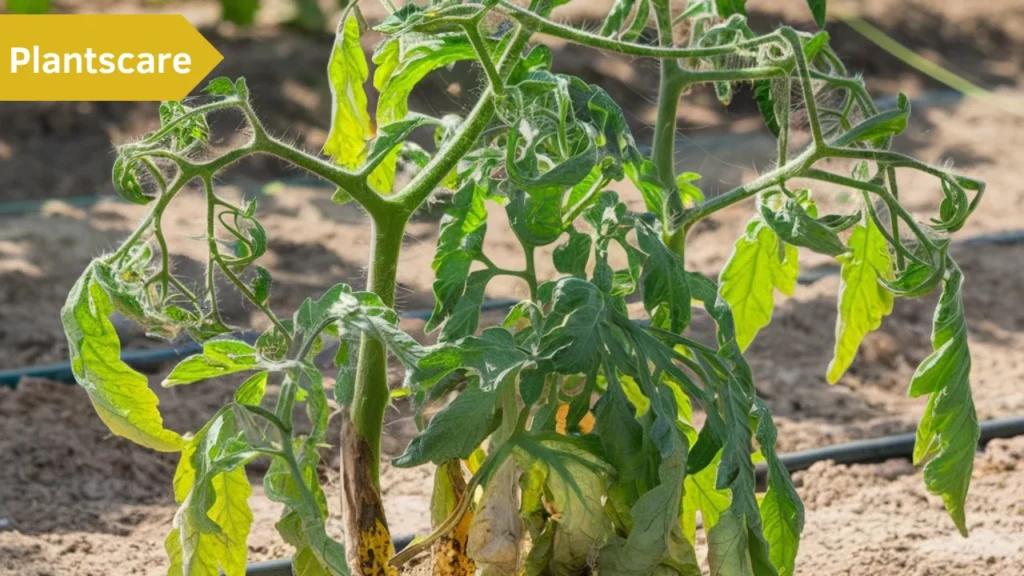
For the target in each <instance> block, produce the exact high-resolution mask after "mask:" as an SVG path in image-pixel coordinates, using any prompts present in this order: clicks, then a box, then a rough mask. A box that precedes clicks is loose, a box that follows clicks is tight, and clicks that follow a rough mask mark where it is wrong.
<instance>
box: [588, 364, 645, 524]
mask: <svg viewBox="0 0 1024 576" xmlns="http://www.w3.org/2000/svg"><path fill="white" fill-rule="evenodd" d="M613 370H614V369H613ZM608 373H609V371H608V370H606V371H605V379H606V380H607V381H608V389H607V391H606V392H605V393H604V394H603V395H601V398H600V399H599V400H598V401H597V404H596V405H595V406H594V419H595V425H594V432H595V433H596V434H597V436H598V438H600V440H601V445H602V447H603V448H604V455H605V460H606V461H607V462H608V463H609V464H611V465H612V467H613V468H614V469H615V473H616V478H615V482H614V483H613V484H612V485H611V486H609V499H610V500H611V501H612V503H613V506H618V505H621V507H622V508H624V509H625V510H628V509H629V508H631V507H632V505H633V504H634V503H636V500H637V498H639V497H640V494H641V493H642V492H644V491H645V489H646V481H645V480H646V479H645V474H644V472H645V469H644V467H645V462H644V454H643V443H644V429H643V426H641V425H640V423H639V422H637V420H636V416H637V412H638V410H637V409H635V408H634V406H632V405H630V402H629V401H628V400H627V399H626V395H625V394H624V393H623V390H622V382H621V381H622V379H619V378H615V377H614V374H611V375H609V374H608ZM640 397H641V398H643V399H644V400H646V398H645V397H643V396H642V395H640ZM624 515H625V514H624Z"/></svg>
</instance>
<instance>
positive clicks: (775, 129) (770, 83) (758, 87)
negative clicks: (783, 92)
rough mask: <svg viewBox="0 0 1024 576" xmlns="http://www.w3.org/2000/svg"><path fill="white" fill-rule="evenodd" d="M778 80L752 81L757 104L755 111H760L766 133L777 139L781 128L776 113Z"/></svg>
mask: <svg viewBox="0 0 1024 576" xmlns="http://www.w3.org/2000/svg"><path fill="white" fill-rule="evenodd" d="M780 82H782V81H780V80H755V81H754V101H755V102H757V109H758V110H760V111H761V117H762V118H764V124H765V126H767V127H768V131H769V132H771V133H772V136H775V137H776V138H778V136H779V134H780V132H781V127H780V126H779V115H778V114H777V113H776V112H777V110H776V106H775V102H776V95H775V93H776V92H777V87H776V85H777V84H779V83H780Z"/></svg>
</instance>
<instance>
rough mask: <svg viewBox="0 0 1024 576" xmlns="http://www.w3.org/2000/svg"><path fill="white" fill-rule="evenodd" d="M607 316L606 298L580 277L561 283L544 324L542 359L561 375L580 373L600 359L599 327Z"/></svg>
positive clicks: (556, 288)
mask: <svg viewBox="0 0 1024 576" xmlns="http://www.w3.org/2000/svg"><path fill="white" fill-rule="evenodd" d="M607 315H608V309H607V303H606V301H605V295H604V294H602V293H601V291H600V290H599V289H598V288H597V286H595V285H593V284H591V283H590V282H587V281H586V280H581V279H579V278H565V279H562V280H560V281H559V282H558V283H557V284H556V285H555V288H554V292H553V302H552V308H551V312H550V313H549V314H548V317H547V319H546V320H545V322H544V332H543V337H542V338H541V356H542V357H550V358H551V359H552V368H553V369H554V370H555V371H557V372H559V373H561V374H583V373H586V372H589V371H590V369H591V367H593V366H595V365H597V363H598V362H600V360H601V347H600V334H599V330H598V325H599V324H600V323H602V322H605V321H606V320H607V319H606V316H607Z"/></svg>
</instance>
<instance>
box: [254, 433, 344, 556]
mask: <svg viewBox="0 0 1024 576" xmlns="http://www.w3.org/2000/svg"><path fill="white" fill-rule="evenodd" d="M295 444H296V449H295V452H296V456H297V460H298V462H297V464H298V469H299V475H300V478H296V476H295V475H294V474H293V472H292V470H291V468H290V466H289V465H288V463H287V462H286V461H285V460H284V459H283V458H274V459H273V460H272V461H271V463H270V468H269V469H268V470H267V473H266V475H265V476H264V477H263V489H264V491H265V492H266V494H267V498H269V499H270V500H271V501H273V502H278V503H281V504H284V505H285V508H284V511H283V512H282V515H281V519H280V520H278V522H277V531H278V533H280V534H281V537H282V538H283V539H284V541H285V542H287V543H289V544H291V545H292V546H294V547H295V556H294V559H293V570H294V573H295V574H301V575H302V576H307V575H308V576H321V575H322V576H348V574H349V570H348V564H347V563H346V561H345V547H344V546H342V545H341V544H340V543H338V542H336V541H334V540H332V539H331V538H330V537H329V536H328V535H327V531H326V529H325V528H324V522H326V520H327V499H326V497H325V496H324V492H323V489H322V488H321V487H320V481H319V478H318V476H317V471H316V467H317V463H318V462H319V461H320V456H319V454H318V453H317V450H316V444H315V443H314V442H311V441H308V440H303V439H302V438H296V440H295ZM299 481H301V482H302V483H303V484H305V485H306V488H305V489H303V488H302V487H301V486H300V484H299ZM310 496H311V497H312V500H311V499H310Z"/></svg>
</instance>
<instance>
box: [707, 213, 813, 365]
mask: <svg viewBox="0 0 1024 576" xmlns="http://www.w3.org/2000/svg"><path fill="white" fill-rule="evenodd" d="M797 258H798V255H797V251H796V248H795V247H793V246H788V245H786V244H785V243H783V242H782V241H781V240H780V239H779V237H778V235H777V234H776V233H775V232H774V231H773V230H772V229H771V227H769V226H768V225H767V224H766V223H765V222H764V220H762V219H761V218H760V217H757V216H755V217H754V218H753V219H751V221H750V223H748V224H747V230H746V232H745V233H744V234H743V236H741V237H740V238H739V240H737V241H736V246H735V248H733V252H732V255H731V256H730V257H729V260H728V262H726V264H725V268H723V269H722V273H721V275H720V276H719V287H718V290H719V294H720V295H721V297H722V299H723V300H725V302H726V303H728V305H729V308H730V309H731V310H732V316H733V318H734V320H735V323H736V342H737V343H738V344H739V347H740V349H741V350H744V349H746V348H747V346H749V345H750V343H751V342H753V341H754V337H755V336H757V333H758V332H759V331H760V330H761V329H762V328H764V327H765V326H767V325H768V324H769V323H770V322H771V320H772V311H773V309H774V308H775V297H774V291H775V290H778V291H779V292H782V293H783V294H786V295H787V296H792V295H793V290H795V289H796V279H797V276H798V275H799V273H800V269H799V263H798V261H797Z"/></svg>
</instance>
